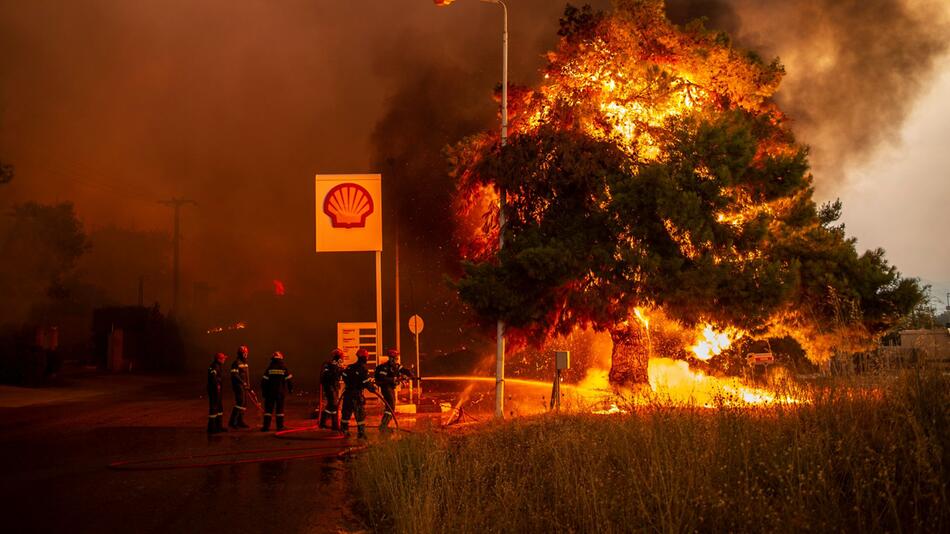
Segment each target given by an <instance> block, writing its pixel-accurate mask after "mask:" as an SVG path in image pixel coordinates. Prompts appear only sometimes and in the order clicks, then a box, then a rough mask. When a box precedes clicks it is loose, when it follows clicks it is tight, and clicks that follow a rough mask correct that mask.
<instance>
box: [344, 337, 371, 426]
mask: <svg viewBox="0 0 950 534" xmlns="http://www.w3.org/2000/svg"><path fill="white" fill-rule="evenodd" d="M367 356H369V353H368V352H367V351H366V349H360V350H358V351H356V363H351V364H350V365H348V366H346V369H344V370H343V419H342V421H341V422H340V430H342V431H343V435H344V436H345V437H350V416H351V415H356V437H357V438H359V439H366V410H365V409H364V405H365V404H366V399H365V398H364V397H363V390H364V389H368V390H370V391H372V392H375V391H376V386H374V385H373V379H372V378H370V376H369V369H367V368H366V358H367Z"/></svg>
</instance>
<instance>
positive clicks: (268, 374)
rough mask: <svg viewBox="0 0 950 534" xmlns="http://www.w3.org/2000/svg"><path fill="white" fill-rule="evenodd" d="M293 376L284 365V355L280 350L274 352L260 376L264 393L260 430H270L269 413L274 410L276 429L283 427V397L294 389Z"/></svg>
mask: <svg viewBox="0 0 950 534" xmlns="http://www.w3.org/2000/svg"><path fill="white" fill-rule="evenodd" d="M293 378H294V375H292V374H291V373H290V371H289V370H288V369H287V366H286V365H284V355H283V354H281V353H280V351H277V352H275V353H274V354H273V355H272V356H271V359H270V363H269V364H267V369H265V370H264V376H263V378H261V392H263V393H264V426H262V427H261V432H267V431H268V430H270V419H271V414H272V413H273V412H274V411H276V415H277V430H278V431H280V430H283V429H284V397H285V396H286V395H287V393H293V391H294V383H293Z"/></svg>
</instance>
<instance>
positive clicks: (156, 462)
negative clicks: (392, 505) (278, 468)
mask: <svg viewBox="0 0 950 534" xmlns="http://www.w3.org/2000/svg"><path fill="white" fill-rule="evenodd" d="M365 448H366V446H365V445H362V446H359V447H340V446H339V445H338V444H326V445H314V446H310V447H293V448H276V449H252V450H247V451H231V452H220V453H214V454H198V455H184V456H169V457H165V458H149V459H145V460H125V461H119V462H112V463H110V464H109V465H108V467H109V469H113V470H116V471H165V470H175V469H195V468H200V467H215V466H221V465H240V464H253V463H267V462H283V461H288V460H300V459H305V458H329V457H334V456H335V457H338V458H342V457H344V456H346V455H349V454H353V453H355V452H359V451H361V450H363V449H365ZM276 452H280V453H288V452H295V453H299V454H290V455H288V454H284V455H281V456H257V457H253V458H241V459H230V460H213V459H214V458H225V457H228V456H245V455H249V454H258V455H259V454H266V453H276ZM182 460H202V461H198V462H182ZM204 460H207V461H204ZM166 462H173V463H171V464H166Z"/></svg>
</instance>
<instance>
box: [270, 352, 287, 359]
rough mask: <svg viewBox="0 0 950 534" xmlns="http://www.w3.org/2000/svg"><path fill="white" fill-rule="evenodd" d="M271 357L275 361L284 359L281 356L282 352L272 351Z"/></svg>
mask: <svg viewBox="0 0 950 534" xmlns="http://www.w3.org/2000/svg"><path fill="white" fill-rule="evenodd" d="M271 357H272V358H275V359H278V360H283V359H284V354H283V353H282V352H280V351H279V350H275V351H274V354H272V355H271Z"/></svg>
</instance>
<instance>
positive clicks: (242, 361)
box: [228, 345, 251, 428]
mask: <svg viewBox="0 0 950 534" xmlns="http://www.w3.org/2000/svg"><path fill="white" fill-rule="evenodd" d="M247 353H248V350H247V347H246V346H244V345H241V346H240V347H238V350H237V357H236V358H234V361H233V362H231V389H233V390H234V408H231V419H230V420H229V421H228V426H229V427H231V428H248V426H247V423H245V422H244V414H245V413H247V392H248V391H249V390H250V389H251V379H250V377H249V376H248V371H247Z"/></svg>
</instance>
